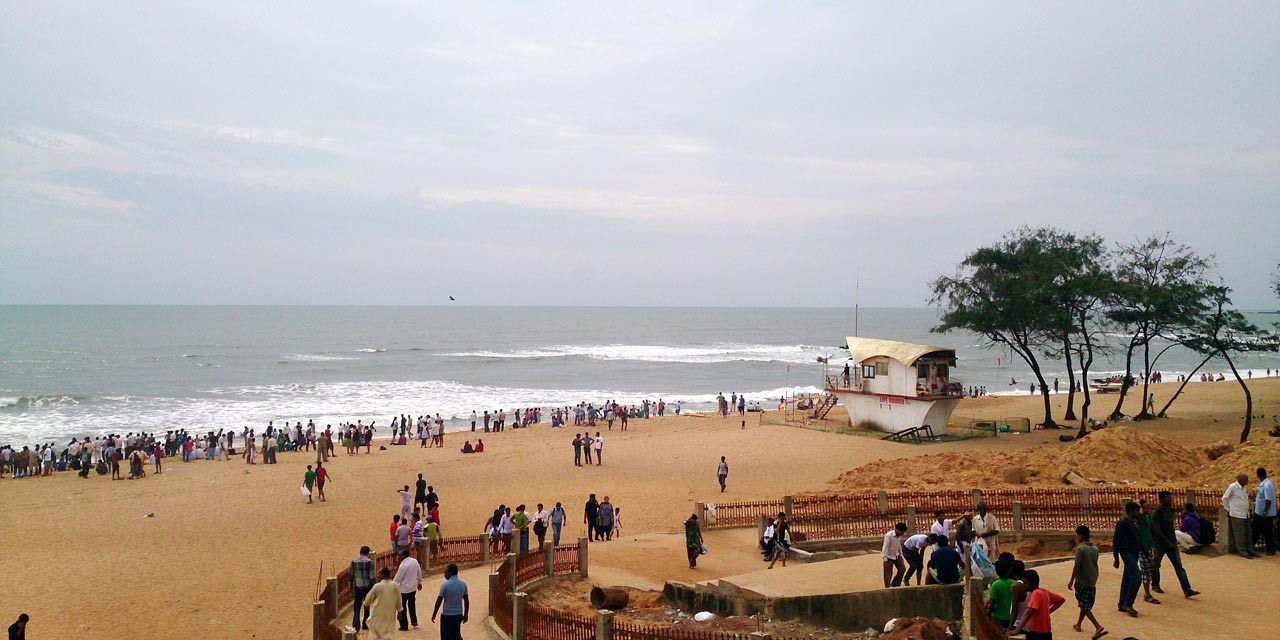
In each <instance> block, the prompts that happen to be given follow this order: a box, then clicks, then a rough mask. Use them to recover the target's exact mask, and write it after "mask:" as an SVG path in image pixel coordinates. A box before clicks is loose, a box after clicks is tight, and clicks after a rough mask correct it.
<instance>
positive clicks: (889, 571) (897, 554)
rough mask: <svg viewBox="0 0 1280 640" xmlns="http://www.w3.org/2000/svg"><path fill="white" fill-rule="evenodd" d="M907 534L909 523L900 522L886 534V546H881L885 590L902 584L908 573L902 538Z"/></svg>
mask: <svg viewBox="0 0 1280 640" xmlns="http://www.w3.org/2000/svg"><path fill="white" fill-rule="evenodd" d="M906 533H907V523H905V522H899V523H898V524H896V525H894V527H893V528H892V529H890V530H889V531H888V532H887V533H885V534H884V544H882V545H880V561H881V563H882V564H883V565H884V588H886V589H888V588H889V587H896V586H898V585H901V584H902V575H903V574H904V573H905V572H906V570H907V567H906V563H904V562H903V561H902V536H904V535H906Z"/></svg>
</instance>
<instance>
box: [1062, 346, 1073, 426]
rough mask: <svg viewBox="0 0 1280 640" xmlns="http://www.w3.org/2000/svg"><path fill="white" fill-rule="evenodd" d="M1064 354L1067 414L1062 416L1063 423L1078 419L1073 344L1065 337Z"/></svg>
mask: <svg viewBox="0 0 1280 640" xmlns="http://www.w3.org/2000/svg"><path fill="white" fill-rule="evenodd" d="M1062 353H1063V354H1065V355H1066V361H1067V413H1066V414H1065V415H1063V416H1062V420H1063V422H1067V421H1072V422H1074V421H1075V419H1076V376H1075V372H1074V371H1072V369H1071V342H1070V341H1069V340H1067V338H1066V337H1065V336H1064V337H1063V338H1062Z"/></svg>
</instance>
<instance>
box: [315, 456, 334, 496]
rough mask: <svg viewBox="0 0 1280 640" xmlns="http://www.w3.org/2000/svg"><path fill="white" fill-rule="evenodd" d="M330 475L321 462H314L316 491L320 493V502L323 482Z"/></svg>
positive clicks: (322, 493) (326, 480)
mask: <svg viewBox="0 0 1280 640" xmlns="http://www.w3.org/2000/svg"><path fill="white" fill-rule="evenodd" d="M332 477H333V476H330V475H329V470H328V469H326V468H324V465H323V464H320V463H316V492H317V493H319V494H320V502H324V483H326V482H328V481H329V479H330V478H332Z"/></svg>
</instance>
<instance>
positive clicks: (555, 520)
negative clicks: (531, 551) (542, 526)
mask: <svg viewBox="0 0 1280 640" xmlns="http://www.w3.org/2000/svg"><path fill="white" fill-rule="evenodd" d="M564 518H565V513H564V507H563V506H561V505H560V503H559V502H557V503H556V506H555V507H554V508H553V509H551V544H552V546H556V547H558V546H560V531H561V529H562V528H563V527H564Z"/></svg>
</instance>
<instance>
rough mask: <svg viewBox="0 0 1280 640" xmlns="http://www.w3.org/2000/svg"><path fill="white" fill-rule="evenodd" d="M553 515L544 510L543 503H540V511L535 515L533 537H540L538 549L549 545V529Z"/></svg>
mask: <svg viewBox="0 0 1280 640" xmlns="http://www.w3.org/2000/svg"><path fill="white" fill-rule="evenodd" d="M550 519H551V514H550V513H549V512H547V511H546V510H545V509H543V508H542V503H541V502H539V503H538V510H537V511H535V512H534V514H533V535H535V536H538V548H539V549H541V548H542V545H544V544H546V543H547V527H548V526H549V524H550Z"/></svg>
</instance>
